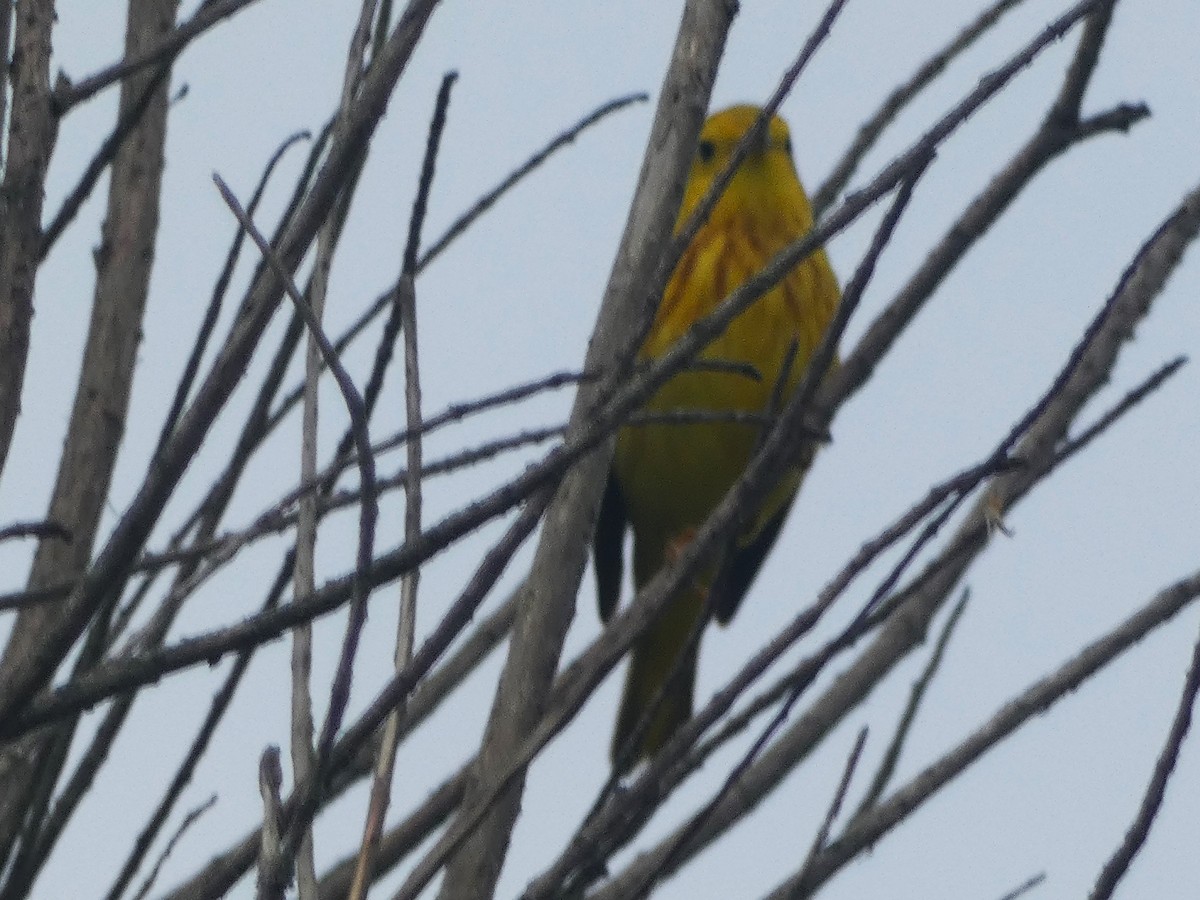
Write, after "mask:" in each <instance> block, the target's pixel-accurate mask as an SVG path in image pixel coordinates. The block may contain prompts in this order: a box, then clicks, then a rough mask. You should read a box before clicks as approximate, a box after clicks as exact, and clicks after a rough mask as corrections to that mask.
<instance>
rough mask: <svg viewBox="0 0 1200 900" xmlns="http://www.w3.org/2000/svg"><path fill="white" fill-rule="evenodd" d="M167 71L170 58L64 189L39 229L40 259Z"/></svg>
mask: <svg viewBox="0 0 1200 900" xmlns="http://www.w3.org/2000/svg"><path fill="white" fill-rule="evenodd" d="M170 75H171V62H170V60H168V61H167V62H166V63H164V64H163V65H162V66H161V67H160V68H159V70H158V71H157V72H155V73H154V77H153V78H151V79H150V80H149V81H147V82H146V85H145V87H144V88H142V93H141V94H140V95H139V96H138V98H137V100H136V101H135V102H134V103H133V104H132V105H131V106H129V107H128V108H127V109H126V110H125V111H124V112H123V114H122V115H121V117H120V118H119V119H118V120H117V124H116V125H114V126H113V130H112V131H111V132H110V133H109V135H108V137H106V138H105V139H104V140H103V141H102V142H101V144H100V146H99V147H98V148H97V149H96V152H95V153H94V154H93V155H92V158H91V160H89V161H88V164H87V166H86V167H84V170H83V174H82V175H81V176H79V181H78V182H76V184H75V187H73V188H72V189H71V190H70V191H68V192H67V196H66V199H64V200H63V202H62V206H60V207H59V209H58V212H57V213H55V214H54V215H53V216H52V217H51V218H50V224H49V225H47V226H46V228H45V230H44V231H43V232H42V239H41V241H40V243H39V244H38V253H37V258H38V261H39V262H41V261H42V260H44V259H45V258H46V257H47V256H48V255H49V253H50V250H51V249H52V248H53V247H54V244H55V243H56V242H57V241H58V239H59V238H60V237H61V236H62V233H63V232H64V231H65V230H66V229H67V226H68V225H70V224H71V222H73V221H74V220H75V216H76V215H78V214H79V210H80V209H81V208H82V207H83V204H84V202H85V201H86V200H87V198H88V197H90V196H91V194H92V190H93V189H94V188H95V187H96V184H97V182H99V181H100V176H101V175H103V174H104V170H105V169H107V168H108V165H109V163H111V162H112V161H113V160H114V159H115V158H116V155H117V151H118V150H120V149H121V145H122V144H123V143H125V139H126V138H127V137H129V135H131V134H132V133H133V130H134V129H135V128H137V126H138V124H139V123H140V122H141V121H142V117H143V116H145V115H146V112H147V111H148V110H149V109H150V104H151V103H152V102H153V101H154V98H155V97H156V96H157V95H158V91H159V88H160V87H161V86H162V83H163V82H164V81H165V80H166V79H167V78H168V77H170Z"/></svg>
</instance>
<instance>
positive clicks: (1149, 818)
mask: <svg viewBox="0 0 1200 900" xmlns="http://www.w3.org/2000/svg"><path fill="white" fill-rule="evenodd" d="M1197 694H1200V641H1197V642H1196V647H1195V649H1194V650H1193V651H1192V663H1191V665H1190V666H1189V668H1188V673H1187V678H1186V679H1185V680H1184V683H1183V695H1182V696H1181V697H1180V698H1179V706H1178V708H1177V709H1176V710H1175V718H1174V720H1173V721H1172V722H1171V730H1170V731H1169V732H1167V739H1166V741H1165V742H1164V743H1163V748H1162V751H1161V752H1160V753H1159V755H1158V762H1156V763H1155V764H1154V774H1153V776H1152V777H1151V778H1150V784H1149V785H1148V786H1147V787H1146V794H1145V796H1144V797H1142V804H1141V806H1140V807H1139V808H1138V812H1137V816H1135V817H1134V820H1133V822H1132V823H1131V824H1130V826H1129V830H1128V831H1127V832H1126V833H1125V839H1124V840H1123V841H1122V842H1121V846H1120V847H1118V848H1117V849H1116V851H1115V852H1114V853H1113V855H1112V857H1111V858H1110V859H1109V861H1108V862H1107V863H1105V864H1104V869H1103V870H1102V871H1101V872H1100V877H1099V878H1097V879H1096V886H1095V887H1093V888H1092V892H1091V894H1089V895H1088V897H1089V900H1108V898H1110V897H1112V895H1113V891H1115V890H1116V889H1117V884H1118V882H1120V880H1121V879H1122V878H1123V877H1124V876H1125V873H1126V872H1127V871H1128V870H1129V865H1130V863H1132V862H1133V858H1134V857H1135V856H1137V854H1138V852H1139V851H1140V850H1141V849H1142V846H1143V845H1144V844H1145V843H1146V838H1147V837H1149V836H1150V828H1151V827H1152V826H1153V825H1154V820H1155V819H1156V818H1157V817H1158V811H1159V809H1160V808H1161V807H1162V802H1163V797H1164V796H1165V795H1166V792H1167V780H1168V779H1169V778H1170V777H1171V773H1172V772H1173V771H1174V770H1175V763H1176V761H1178V759H1179V751H1180V749H1181V748H1182V747H1183V741H1184V738H1186V737H1187V733H1188V729H1189V728H1191V725H1192V711H1193V709H1194V707H1195V705H1196V695H1197Z"/></svg>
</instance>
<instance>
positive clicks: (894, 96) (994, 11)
mask: <svg viewBox="0 0 1200 900" xmlns="http://www.w3.org/2000/svg"><path fill="white" fill-rule="evenodd" d="M1021 2H1022V0H998V2H996V3H994V4H992V6H990V7H988V8H987V9H985V10H984V11H983V12H982V13H980V14H979V16H978V17H977V18H976V19H975V21H974V22H972V23H971V24H970V25H968V26H967V27H966V28H964V29H963V30H962V31H960V32H959V33H958V34H957V35H956V36H955V38H954V39H953V40H952V41H950V43H948V44H947V45H946V46H945V47H943V48H942V49H941V50H939V51H938V52H937V53H935V54H934V55H933V56H931V57H929V58H928V59H927V60H925V62H923V63H922V64H921V66H920V68H918V69H917V71H916V72H914V73H913V75H912V77H910V78H909V79H908V81H906V82H904V83H903V84H901V85H900V86H899V87H897V88H896V89H895V90H893V91H892V92H891V93H890V94H889V95H888V97H887V99H886V100H884V101H883V103H882V104H880V106H879V109H877V110H876V111H875V112H874V113H873V114H872V115H871V117H870V118H869V119H867V121H866V122H864V123H863V124H862V126H861V127H860V128H859V129H858V134H857V135H855V137H854V142H853V143H852V144H851V145H850V147H849V149H847V150H846V152H845V153H844V154H842V158H841V159H839V160H838V161H837V163H835V164H834V166H833V170H832V171H831V172H830V173H829V175H828V176H827V177H826V178H825V181H824V183H822V185H821V186H820V187H819V188H817V190H816V191H815V192H814V193H813V200H812V208H813V216H814V217H815V218H817V219H819V218H821V214H822V213H824V212H825V210H826V209H828V208H829V207H830V205H832V203H833V201H834V200H835V199H836V198H837V196H838V195H839V194H841V193H842V191H844V190H845V189H846V185H847V184H849V183H850V179H851V178H853V177H854V173H855V171H857V169H858V167H859V165H860V164H861V163H862V161H863V159H864V158H866V155H867V153H869V152H870V151H871V149H872V148H873V147H874V146H875V145H876V144H877V143H878V141H879V138H880V136H881V135H882V134H883V132H884V131H885V130H886V129H887V127H888V126H889V125H890V124H891V123H892V122H894V121H895V120H896V118H897V116H899V115H900V113H901V112H902V111H903V110H904V109H905V108H906V107H907V106H908V105H909V104H910V103H912V101H913V100H915V99H916V98H917V96H918V95H920V93H921V91H922V90H924V89H925V88H926V87H927V86H928V85H929V84H930V83H931V82H932V81H933V80H934V79H935V78H936V77H937V76H938V75H940V74H941V73H942V72H943V71H945V69H946V66H948V65H949V64H950V63H951V62H952V61H953V60H954V59H955V58H956V57H958V56H960V55H961V54H962V53H963V52H964V51H965V50H967V49H968V48H969V47H970V46H971V45H972V44H974V43H975V41H977V40H978V39H979V38H980V37H982V36H983V35H984V34H985V33H986V32H987V31H988V30H989V29H990V28H991V27H992V26H993V25H995V24H996V23H997V22H998V21H999V20H1000V17H1001V16H1003V15H1004V13H1006V12H1008V11H1009V10H1010V9H1012V8H1013V7H1014V6H1017V5H1018V4H1019V3H1021Z"/></svg>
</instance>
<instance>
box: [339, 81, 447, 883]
mask: <svg viewBox="0 0 1200 900" xmlns="http://www.w3.org/2000/svg"><path fill="white" fill-rule="evenodd" d="M457 78H458V73H457V72H450V73H448V74H447V75H446V76H445V77H443V79H442V86H441V90H439V91H438V96H437V102H436V104H435V106H434V113H433V120H432V122H431V123H430V126H429V138H428V140H427V141H426V145H425V160H424V163H423V164H422V166H421V178H420V181H419V183H418V187H417V196H416V200H415V201H414V202H413V210H412V217H411V219H410V221H409V228H408V240H407V242H406V246H405V248H404V261H403V263H402V268H401V273H400V280H399V284H398V287H399V290H398V298H397V299H398V306H399V308H400V323H401V330H402V332H403V334H404V411H405V419H406V425H407V428H408V430H409V431H410V432H412V433H413V434H414V437H413V438H412V439H411V440H409V441H408V444H407V448H408V458H407V464H408V480H407V481H406V483H405V506H404V540H405V542H410V541H414V542H415V541H416V540H417V539H418V538H419V537H420V535H421V465H422V462H421V455H422V442H421V437H420V428H421V376H420V364H419V360H418V356H417V296H416V288H415V286H414V283H413V278H414V277H415V275H416V268H417V252H418V250H419V249H420V245H421V230H422V226H423V224H424V220H425V210H426V208H427V206H428V203H429V192H430V189H431V188H432V186H433V174H434V166H435V163H436V160H437V153H438V147H439V145H440V143H441V137H442V132H443V130H444V128H445V125H446V110H447V108H448V106H449V104H450V90H451V88H452V87H453V86H454V82H455V80H456V79H457ZM420 574H421V570H420V568H418V567H414V568H413V569H411V570H410V571H408V572H406V573H405V574H404V575H403V577H402V578H401V580H400V615H399V617H398V621H397V623H396V650H395V656H394V665H395V670H396V672H402V671H404V669H405V668H406V667H407V666H408V664H409V663H410V662H411V661H412V655H413V640H414V636H415V633H416V621H417V585H418V581H419V579H420ZM406 700H407V697H405V698H403V699H401V701H400V703H399V704H397V706H396V708H395V709H394V710H393V711H392V713H391V714H390V715H389V716H388V718H387V723H386V725H385V726H384V732H383V739H382V741H381V742H380V746H379V757H378V760H377V762H376V765H375V777H374V779H373V781H372V783H371V799H370V804H369V808H368V810H367V818H366V822H365V824H364V828H363V837H362V845H361V847H360V849H359V854H358V863H357V865H356V867H355V872H354V881H353V883H352V884H351V887H350V894H349V900H363V898H365V897H366V896H367V890H368V886H369V885H370V883H371V879H372V877H373V873H374V868H375V865H374V857H375V851H376V849H377V848H378V846H379V839H380V835H381V834H382V833H383V823H384V820H385V818H386V816H387V809H388V801H389V798H390V793H391V785H392V776H393V773H394V771H395V766H396V745H397V743H398V741H399V734H400V722H401V720H402V718H403V717H404V712H405V710H404V706H405V701H406Z"/></svg>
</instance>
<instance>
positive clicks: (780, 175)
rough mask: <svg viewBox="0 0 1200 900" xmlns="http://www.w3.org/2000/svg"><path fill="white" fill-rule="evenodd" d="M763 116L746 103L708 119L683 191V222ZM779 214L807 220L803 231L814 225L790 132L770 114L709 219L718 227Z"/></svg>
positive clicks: (780, 120) (681, 213)
mask: <svg viewBox="0 0 1200 900" xmlns="http://www.w3.org/2000/svg"><path fill="white" fill-rule="evenodd" d="M759 112H760V109H759V107H757V106H751V105H749V104H746V105H741V106H731V107H729V108H728V109H724V110H721V111H720V112H717V113H713V114H712V115H711V116H709V117H708V120H707V121H706V122H705V123H704V127H703V128H702V129H701V130H700V140H699V142H698V143H697V145H696V157H695V159H694V160H693V161H692V169H691V173H690V174H689V176H688V182H687V187H686V189H685V190H684V196H683V206H682V208H681V209H680V214H679V221H680V223H682V222H683V221H684V220H685V219H686V218H687V217H688V216H689V215H690V214H691V212H692V210H693V209H695V207H696V205H697V204H699V202H700V200H701V199H702V198H703V197H704V195H705V193H707V191H708V189H709V186H710V185H711V184H712V183H713V180H714V179H715V178H716V177H717V176H718V175H719V174H720V173H721V172H722V171H724V169H725V167H726V166H727V165H728V164H729V160H730V159H731V158H732V157H733V151H734V149H735V148H736V147H737V145H738V142H739V141H741V139H742V137H743V136H744V135H745V134H746V132H748V131H749V130H750V129H751V127H752V126H753V125H754V122H755V120H756V119H757V118H758V114H759ZM779 211H788V212H790V213H791V214H792V215H796V214H800V215H801V216H802V218H806V219H807V222H805V223H803V227H805V228H807V227H809V226H811V224H812V213H811V212H810V211H809V204H808V198H807V197H806V196H805V194H804V189H803V188H802V187H801V186H800V179H799V178H798V177H797V175H796V166H795V163H793V161H792V140H791V133H790V132H789V130H788V126H787V123H786V122H784V121H783V119H781V118H780V117H779V116H772V117H771V118H770V120H769V121H768V122H767V127H766V128H765V129H763V130H762V131H761V132H760V133H759V135H758V137H757V138H756V139H755V141H754V143H753V144H752V145H751V147H750V150H749V152H748V153H747V154H746V157H745V158H744V159H743V160H742V163H741V165H740V166H738V170H737V172H736V173H735V174H734V176H733V180H732V181H731V182H730V183H729V187H728V188H727V189H726V191H725V193H724V195H723V196H722V197H721V199H720V200H719V201H718V203H717V206H716V208H715V209H714V210H713V214H712V216H711V217H710V219H709V221H710V222H713V223H719V222H721V221H724V220H727V219H729V218H733V217H735V216H738V215H745V214H747V213H750V214H775V213H776V212H779Z"/></svg>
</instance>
